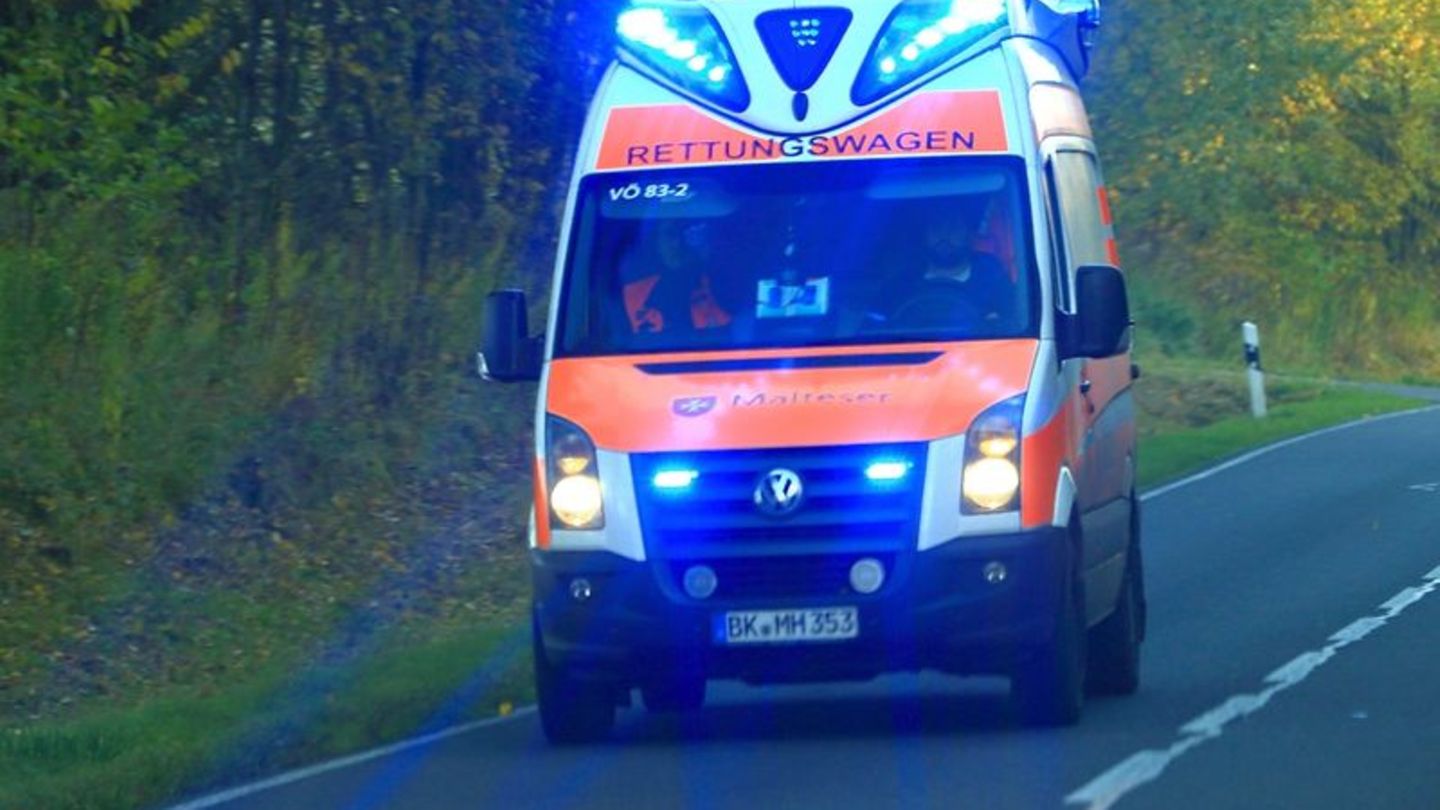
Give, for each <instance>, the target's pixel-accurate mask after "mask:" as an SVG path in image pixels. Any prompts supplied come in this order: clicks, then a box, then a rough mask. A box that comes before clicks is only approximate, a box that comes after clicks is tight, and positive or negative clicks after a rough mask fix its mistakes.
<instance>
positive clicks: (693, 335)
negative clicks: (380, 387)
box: [480, 0, 1145, 743]
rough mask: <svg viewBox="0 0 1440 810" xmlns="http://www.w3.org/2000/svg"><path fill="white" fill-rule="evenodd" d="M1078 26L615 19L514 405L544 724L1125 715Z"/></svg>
mask: <svg viewBox="0 0 1440 810" xmlns="http://www.w3.org/2000/svg"><path fill="white" fill-rule="evenodd" d="M1099 21H1100V10H1099V6H1098V0H633V2H631V3H630V4H629V5H628V6H626V7H625V8H624V9H623V10H622V11H621V13H620V14H619V16H618V19H617V21H616V33H617V39H618V43H619V48H618V58H617V59H616V62H615V63H614V65H613V66H611V67H610V69H609V70H608V73H607V74H606V76H605V78H604V80H603V83H602V84H601V86H600V87H599V89H598V92H597V94H596V97H595V100H594V102H593V107H592V109H591V112H590V115H589V118H588V122H587V124H586V127H585V130H584V134H583V138H582V140H581V143H580V146H579V151H578V158H577V164H576V167H575V173H574V178H573V183H572V185H571V188H570V193H569V198H568V206H567V209H566V213H565V218H564V230H563V233H562V236H561V240H560V249H559V256H558V261H557V263H556V268H555V274H554V279H553V288H552V294H551V299H550V302H549V308H548V312H549V315H548V321H547V323H546V328H545V329H544V332H543V334H542V335H539V336H536V335H534V334H532V333H531V332H530V329H529V318H528V317H527V316H528V309H529V304H528V303H527V301H526V299H525V296H524V294H523V293H521V292H519V291H516V290H501V291H498V292H495V293H492V294H491V295H490V296H489V298H488V299H487V300H486V304H485V313H484V329H483V332H484V334H483V337H482V341H483V346H482V351H481V354H480V366H481V373H482V375H483V376H485V377H486V378H487V379H491V380H497V381H506V382H508V381H526V380H532V381H538V382H539V389H538V407H537V408H536V421H535V466H534V511H533V515H532V520H531V529H530V547H531V555H530V559H531V562H532V572H533V587H534V600H533V619H532V620H533V632H534V655H535V676H536V686H537V691H538V702H539V714H540V718H541V721H542V725H543V727H544V731H545V733H546V735H547V737H548V738H549V739H550V740H552V741H554V742H561V743H564V742H579V741H587V740H596V739H600V738H603V737H605V736H607V735H608V734H609V733H610V731H611V730H612V728H613V725H614V722H615V717H616V710H617V707H622V706H627V705H630V700H631V698H632V695H633V694H634V693H635V692H636V691H637V690H638V692H639V694H640V696H641V698H642V699H643V702H644V705H645V706H646V708H647V709H649V710H651V711H657V712H675V711H690V710H695V709H697V708H699V707H700V706H701V705H702V703H703V701H704V699H705V694H706V688H707V682H708V681H713V680H739V681H744V682H748V683H752V684H765V683H794V682H814V681H832V680H865V679H871V678H875V677H877V676H880V675H882V674H885V673H892V672H906V671H910V672H913V671H920V670H934V671H940V672H944V673H953V674H956V675H975V674H988V675H1001V676H1005V677H1008V678H1009V682H1010V684H1011V695H1010V697H1009V699H1008V700H1007V702H1006V705H1007V706H1009V707H1012V708H1013V714H1014V716H1015V717H1016V719H1017V721H1019V722H1024V723H1030V724H1035V725H1042V726H1043V725H1067V724H1072V723H1075V722H1077V721H1078V719H1079V717H1080V714H1081V711H1082V706H1083V703H1084V700H1085V697H1086V695H1087V694H1092V695H1093V694H1107V693H1108V694H1125V693H1131V692H1134V691H1135V690H1136V688H1137V686H1138V684H1139V661H1140V644H1141V641H1142V639H1143V637H1144V634H1145V595H1144V584H1143V573H1142V566H1141V555H1140V533H1139V501H1138V499H1137V497H1136V492H1135V489H1136V484H1135V452H1136V447H1135V445H1136V432H1135V413H1134V402H1133V398H1132V396H1131V388H1132V385H1133V382H1132V381H1133V379H1134V378H1135V377H1136V376H1138V369H1137V368H1136V367H1134V366H1133V365H1132V364H1131V361H1130V353H1129V352H1130V341H1131V323H1130V315H1129V309H1128V303H1127V298H1126V287H1125V281H1124V278H1123V276H1122V273H1121V272H1120V270H1119V269H1118V265H1119V256H1118V252H1117V249H1116V244H1115V238H1114V231H1113V223H1112V218H1111V210H1110V205H1109V202H1108V199H1107V195H1106V189H1105V184H1104V181H1103V179H1102V176H1101V171H1100V164H1099V161H1098V160H1097V157H1096V151H1095V144H1094V141H1093V138H1092V135H1091V128H1090V124H1089V121H1088V118H1087V115H1086V111H1085V106H1084V104H1083V102H1082V100H1081V96H1080V93H1079V90H1078V82H1079V81H1080V79H1081V78H1082V77H1083V76H1084V75H1085V73H1086V72H1087V69H1088V67H1089V60H1090V58H1091V43H1092V39H1093V36H1094V33H1095V30H1096V28H1097V26H1098V25H1099Z"/></svg>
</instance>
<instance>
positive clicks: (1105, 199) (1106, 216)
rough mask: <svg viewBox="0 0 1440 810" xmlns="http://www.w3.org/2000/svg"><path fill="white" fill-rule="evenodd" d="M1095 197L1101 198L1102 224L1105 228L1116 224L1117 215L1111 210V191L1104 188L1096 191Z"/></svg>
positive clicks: (1100, 187)
mask: <svg viewBox="0 0 1440 810" xmlns="http://www.w3.org/2000/svg"><path fill="white" fill-rule="evenodd" d="M1095 196H1096V197H1099V198H1100V222H1101V223H1102V224H1104V225H1105V227H1107V228H1108V227H1110V226H1111V225H1114V224H1115V215H1114V214H1113V213H1112V212H1111V210H1110V191H1109V189H1107V188H1105V187H1104V186H1099V187H1098V188H1096V189H1095Z"/></svg>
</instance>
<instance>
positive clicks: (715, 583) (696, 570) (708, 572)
mask: <svg viewBox="0 0 1440 810" xmlns="http://www.w3.org/2000/svg"><path fill="white" fill-rule="evenodd" d="M718 587H720V578H719V577H717V576H715V569H713V568H711V567H710V566H708V565H697V566H694V567H692V568H690V569H689V570H687V571H686V572H685V593H688V594H690V598H692V599H709V598H710V597H711V596H714V595H715V589H716V588H718Z"/></svg>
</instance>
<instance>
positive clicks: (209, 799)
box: [170, 706, 535, 810]
mask: <svg viewBox="0 0 1440 810" xmlns="http://www.w3.org/2000/svg"><path fill="white" fill-rule="evenodd" d="M534 712H535V707H534V706H522V707H521V708H518V709H516V710H515V711H514V712H512V713H510V714H508V715H506V716H505V717H491V718H489V719H486V720H476V721H475V722H473V723H465V724H463V725H458V726H452V727H450V728H447V729H443V730H441V731H437V732H435V733H434V734H426V735H425V736H423V737H415V738H413V739H409V740H402V741H401V742H398V743H395V744H393V745H387V746H385V747H383V748H374V749H371V750H369V751H362V752H360V753H358V754H351V755H350V756H348V757H340V758H339V759H332V760H330V761H329V762H322V763H320V764H318V765H311V766H309V767H305V768H300V769H298V770H294V771H289V772H287V773H282V774H280V775H279V776H272V777H270V778H269V779H262V780H261V781H259V782H252V783H250V784H248V785H240V786H239V787H233V788H230V789H229V790H222V791H220V792H219V793H212V794H210V795H209V796H204V797H201V798H199V799H194V800H192V801H188V802H185V803H184V804H177V805H175V806H174V807H171V808H170V810H206V808H210V807H215V806H216V805H221V804H225V803H226V802H233V801H236V800H238V799H243V798H246V797H247V796H251V795H254V794H256V793H260V792H262V791H266V790H272V789H274V788H278V787H283V786H285V785H288V784H291V783H293V782H299V781H300V780H302V779H309V778H310V777H312V776H319V775H320V774H323V773H329V772H331V771H338V770H341V769H343V768H349V767H351V766H353V765H360V764H362V763H365V762H369V761H371V760H375V759H381V758H383V757H388V756H391V755H392V754H399V753H402V752H404V751H409V750H410V749H412V748H420V747H423V746H426V745H430V744H432V743H437V742H439V741H441V740H446V739H449V738H451V737H458V736H459V735H461V734H469V733H470V732H472V731H475V730H477V729H482V728H487V727H489V726H496V725H499V724H501V723H508V722H510V721H511V720H515V719H517V718H519V717H522V716H525V715H528V714H533V713H534Z"/></svg>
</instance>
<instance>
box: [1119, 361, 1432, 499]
mask: <svg viewBox="0 0 1440 810" xmlns="http://www.w3.org/2000/svg"><path fill="white" fill-rule="evenodd" d="M1267 394H1268V399H1269V415H1268V416H1266V417H1265V418H1264V419H1255V418H1254V417H1252V416H1251V415H1250V410H1249V408H1250V406H1249V394H1248V389H1247V388H1246V381H1245V375H1244V373H1243V372H1237V371H1233V370H1225V369H1217V368H1216V367H1215V366H1213V365H1208V364H1203V363H1196V362H1165V363H1161V364H1159V365H1156V366H1155V367H1154V368H1151V367H1150V366H1147V370H1146V374H1145V376H1144V377H1143V378H1142V379H1141V381H1140V384H1139V386H1138V387H1137V396H1138V398H1139V403H1140V404H1139V408H1140V414H1141V416H1140V419H1141V422H1140V431H1141V440H1140V470H1139V478H1140V486H1141V487H1151V486H1155V485H1157V484H1163V483H1165V482H1167V481H1171V480H1174V479H1176V478H1179V477H1181V476H1184V475H1186V474H1188V473H1192V472H1195V471H1197V470H1199V469H1201V468H1204V467H1207V466H1209V465H1212V464H1214V463H1216V462H1218V461H1221V460H1223V459H1226V458H1230V457H1233V456H1236V455H1239V454H1240V453H1242V452H1244V451H1247V450H1250V449H1253V448H1256V447H1260V446H1263V445H1266V444H1271V443H1273V442H1277V441H1280V440H1283V439H1287V438H1290V437H1292V436H1298V435H1301V434H1304V433H1309V432H1311V431H1314V430H1319V429H1321V428H1325V427H1329V426H1332V425H1338V424H1342V423H1345V422H1351V421H1354V420H1357V419H1364V418H1367V417H1372V416H1379V415H1381V414H1386V413H1393V412H1396V411H1404V410H1410V409H1413V408H1417V407H1421V406H1423V405H1425V404H1426V403H1424V402H1421V401H1418V400H1414V399H1409V398H1407V397H1398V396H1392V395H1389V394H1382V393H1373V392H1370V391H1364V390H1360V389H1357V388H1352V387H1346V386H1340V385H1335V384H1330V383H1326V382H1323V381H1314V380H1299V381H1297V380H1288V379H1285V378H1283V377H1275V376H1273V375H1272V376H1271V377H1270V378H1269V379H1268V380H1267Z"/></svg>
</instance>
